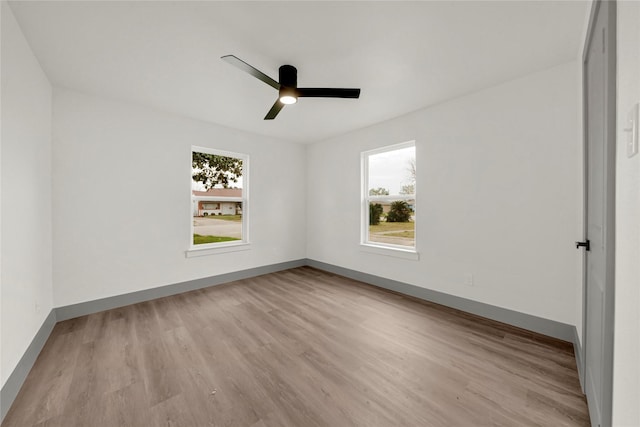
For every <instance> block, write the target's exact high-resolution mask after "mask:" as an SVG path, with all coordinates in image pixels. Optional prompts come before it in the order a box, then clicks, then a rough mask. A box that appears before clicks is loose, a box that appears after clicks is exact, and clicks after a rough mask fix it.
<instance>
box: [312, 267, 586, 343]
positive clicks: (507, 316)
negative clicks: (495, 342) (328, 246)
mask: <svg viewBox="0 0 640 427" xmlns="http://www.w3.org/2000/svg"><path fill="white" fill-rule="evenodd" d="M307 265H308V266H310V267H315V268H317V269H319V270H325V271H328V272H331V273H335V274H339V275H340V276H345V277H348V278H350V279H355V280H359V281H361V282H365V283H369V284H371V285H375V286H378V287H381V288H385V289H389V290H391V291H395V292H399V293H401V294H405V295H410V296H412V297H416V298H420V299H423V300H426V301H430V302H434V303H436V304H441V305H444V306H447V307H451V308H455V309H457V310H461V311H464V312H467V313H471V314H475V315H478V316H481V317H486V318H488V319H492V320H496V321H498V322H502V323H507V324H509V325H512V326H517V327H518V328H522V329H527V330H529V331H533V332H537V333H539V334H542V335H547V336H549V337H554V338H558V339H561V340H563V341H567V342H570V343H572V342H574V336H575V334H574V331H575V326H573V325H567V324H566V323H561V322H556V321H554V320H549V319H544V318H542V317H537V316H533V315H531V314H525V313H520V312H519V311H514V310H509V309H507V308H502V307H497V306H495V305H490V304H485V303H482V302H478V301H473V300H470V299H466V298H461V297H457V296H454V295H450V294H445V293H443V292H438V291H433V290H431V289H426V288H422V287H420V286H415V285H410V284H408V283H404V282H398V281H397V280H392V279H387V278H384V277H380V276H374V275H373V274H368V273H363V272H361V271H357V270H351V269H348V268H344V267H339V266H336V265H333V264H327V263H324V262H320V261H316V260H313V259H307Z"/></svg>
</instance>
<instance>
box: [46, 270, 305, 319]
mask: <svg viewBox="0 0 640 427" xmlns="http://www.w3.org/2000/svg"><path fill="white" fill-rule="evenodd" d="M303 265H306V259H299V260H295V261H287V262H281V263H278V264H271V265H264V266H261V267H255V268H249V269H247V270H241V271H234V272H232V273H226V274H220V275H218V276H211V277H205V278H202V279H195V280H189V281H186V282H180V283H174V284H172V285H166V286H160V287H157V288H151V289H145V290H143V291H137V292H131V293H128V294H122V295H115V296H112V297H107V298H101V299H97V300H93V301H87V302H81V303H78V304H72V305H66V306H64V307H58V308H56V317H57V319H58V321H62V320H67V319H73V318H74V317H79V316H85V315H87V314H92V313H98V312H100V311H104V310H110V309H112V308H118V307H124V306H126V305H131V304H137V303H139V302H145V301H151V300H154V299H156V298H162V297H168V296H171V295H177V294H181V293H183V292H189V291H194V290H196V289H202V288H208V287H209V286H216V285H221V284H223V283H228V282H233V281H235V280H241V279H248V278H250V277H256V276H260V275H263V274H268V273H275V272H276V271H282V270H288V269H290V268H295V267H301V266H303Z"/></svg>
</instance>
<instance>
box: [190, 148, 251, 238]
mask: <svg viewBox="0 0 640 427" xmlns="http://www.w3.org/2000/svg"><path fill="white" fill-rule="evenodd" d="M248 171H249V156H248V155H246V154H240V153H232V152H228V151H221V150H214V149H210V148H204V147H192V150H191V206H192V208H191V238H190V240H191V244H190V247H191V249H207V248H218V247H227V246H234V245H238V244H246V243H248V226H247V224H248V221H247V218H248V176H249V174H248Z"/></svg>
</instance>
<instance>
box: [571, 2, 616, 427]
mask: <svg viewBox="0 0 640 427" xmlns="http://www.w3.org/2000/svg"><path fill="white" fill-rule="evenodd" d="M616 6H617V5H616V0H594V2H593V5H592V8H591V15H590V17H589V25H588V29H587V35H586V40H585V45H584V50H583V53H582V64H581V65H582V67H581V69H582V96H583V98H582V99H583V101H582V115H583V122H582V125H583V150H584V158H583V162H584V164H583V179H584V181H583V182H584V187H583V190H584V199H583V200H584V209H583V217H584V218H583V219H584V221H583V225H584V231H583V233H584V237H585V239H588V238H589V236H588V227H589V224H588V222H587V221H588V211H587V204H588V202H589V199H588V196H589V195H588V182H589V181H588V161H589V158H588V155H589V150H588V136H589V134H588V109H587V105H588V101H589V98H588V94H587V78H586V62H587V54H588V51H589V48H590V47H591V45H592V43H594V40H596V42H597V40H598V38H595V36H596V34H595V33H594V25H595V21H596V17H597V15H598V13H599V12H600V11H601V8H602V7H606V8H607V17H606V18H607V31H606V33H605V34H606V37H605V43H606V47H607V56H606V59H605V60H606V67H605V73H606V77H605V81H606V84H605V88H604V90H605V108H606V116H605V123H604V126H605V138H606V140H605V153H604V154H605V168H606V170H605V171H604V176H605V179H606V186H605V216H606V220H605V227H604V242H605V248H606V250H605V281H606V282H605V289H604V295H605V296H604V300H605V302H604V315H603V320H604V327H603V331H604V333H603V347H604V354H603V367H602V387H603V390H602V399H603V402H601V403H602V406H601V420H594V417H593V415H595V414H593V413H592V411H591V409H589V413H590V416H591V423H592V425H594V426H602V427H608V426H610V425H611V423H612V409H613V400H612V398H613V342H614V314H615V301H614V298H615V191H616V186H615V180H616V58H617V54H616V46H617V42H616V33H617V30H616V28H617V27H616V11H617V7H616ZM588 256H589V254H588V252H587V251H585V252H584V255H583V262H582V271H583V275H582V355H583V356H584V357H583V358H582V360H581V364H582V366H581V367H580V368H581V371H582V372H583V374H584V382H583V388H584V392H585V394H586V396H587V402H588V401H589V399H590V398H591V399H593V398H594V396H593V391H592V390H590V388H589V384H588V382H587V340H588V334H587V315H588V313H587V262H586V261H587V257H588ZM597 421H599V422H597Z"/></svg>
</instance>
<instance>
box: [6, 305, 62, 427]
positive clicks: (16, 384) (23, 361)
mask: <svg viewBox="0 0 640 427" xmlns="http://www.w3.org/2000/svg"><path fill="white" fill-rule="evenodd" d="M56 322H57V319H56V309H55V308H54V309H52V310H51V311H50V312H49V315H48V316H47V318H46V319H44V322H43V323H42V326H40V329H39V330H38V332H37V333H36V336H35V337H34V338H33V340H32V341H31V344H29V347H27V351H25V352H24V354H23V355H22V357H21V358H20V361H19V362H18V365H17V366H16V368H15V369H14V370H13V372H12V373H11V375H9V378H7V381H6V382H5V383H4V385H3V386H2V390H0V422H2V420H4V417H5V415H7V412H9V408H11V404H12V403H13V401H14V400H15V398H16V396H17V395H18V392H19V391H20V388H22V384H23V383H24V380H25V379H26V378H27V375H29V371H31V368H32V367H33V364H34V363H35V362H36V359H37V358H38V355H39V354H40V351H41V350H42V347H44V344H45V343H46V342H47V339H48V338H49V335H51V331H53V327H54V326H55V325H56Z"/></svg>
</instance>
